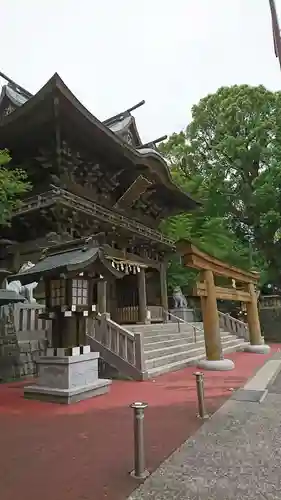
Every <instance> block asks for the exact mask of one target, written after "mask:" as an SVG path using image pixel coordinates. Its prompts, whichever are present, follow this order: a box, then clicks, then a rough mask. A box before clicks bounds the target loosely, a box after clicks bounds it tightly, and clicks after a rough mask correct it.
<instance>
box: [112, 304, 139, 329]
mask: <svg viewBox="0 0 281 500" xmlns="http://www.w3.org/2000/svg"><path fill="white" fill-rule="evenodd" d="M138 319H139V308H138V306H127V307H119V308H118V309H117V311H116V320H117V322H118V324H123V325H127V324H130V323H137V322H138Z"/></svg>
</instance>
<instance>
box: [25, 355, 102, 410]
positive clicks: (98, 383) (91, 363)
mask: <svg viewBox="0 0 281 500" xmlns="http://www.w3.org/2000/svg"><path fill="white" fill-rule="evenodd" d="M70 351H71V352H70V353H69V349H48V350H47V356H42V357H40V358H38V360H37V367H38V380H37V381H36V383H35V384H32V385H28V386H26V387H24V397H25V398H28V399H38V400H44V401H52V402H54V403H64V404H70V403H76V402H78V401H82V400H83V399H88V398H92V397H94V396H100V395H101V394H105V393H107V392H108V391H109V387H110V384H111V380H107V379H99V378H98V359H99V353H98V352H90V346H83V347H81V348H80V347H73V348H72V349H71V350H70ZM69 354H71V355H69Z"/></svg>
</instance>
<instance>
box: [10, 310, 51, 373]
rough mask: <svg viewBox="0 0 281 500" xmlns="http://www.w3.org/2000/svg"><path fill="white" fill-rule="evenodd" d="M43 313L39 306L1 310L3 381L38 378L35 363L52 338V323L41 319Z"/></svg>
mask: <svg viewBox="0 0 281 500" xmlns="http://www.w3.org/2000/svg"><path fill="white" fill-rule="evenodd" d="M43 311H44V305H42V304H37V303H32V304H28V303H18V304H11V305H6V306H1V307H0V379H3V380H8V379H12V378H18V377H24V376H32V375H35V374H36V364H35V361H36V359H37V357H38V356H41V355H43V354H45V352H46V348H47V346H48V342H49V341H50V336H51V322H48V321H46V320H45V319H41V318H40V315H41V314H42V312H43Z"/></svg>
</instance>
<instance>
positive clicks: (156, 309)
mask: <svg viewBox="0 0 281 500" xmlns="http://www.w3.org/2000/svg"><path fill="white" fill-rule="evenodd" d="M147 310H148V311H149V312H150V321H152V322H161V321H163V314H164V309H163V307H162V306H148V307H147ZM116 320H117V322H118V323H119V324H121V325H122V324H123V325H128V324H130V323H137V322H138V320H139V308H138V306H127V307H120V308H118V309H117V311H116Z"/></svg>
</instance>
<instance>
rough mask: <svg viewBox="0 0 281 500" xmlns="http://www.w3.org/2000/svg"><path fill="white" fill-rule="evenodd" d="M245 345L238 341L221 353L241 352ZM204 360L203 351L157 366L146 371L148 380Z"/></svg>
mask: <svg viewBox="0 0 281 500" xmlns="http://www.w3.org/2000/svg"><path fill="white" fill-rule="evenodd" d="M234 338H235V337H234ZM246 345H248V342H245V341H241V340H240V339H239V340H237V341H236V342H235V341H234V342H232V343H231V344H228V345H226V346H223V353H224V354H229V353H231V352H235V351H239V350H243V349H244V348H245V346H246ZM204 358H205V349H204V350H203V352H201V353H199V354H198V353H197V355H193V356H190V357H188V358H187V359H185V360H182V359H181V360H176V361H172V360H170V362H168V363H166V364H163V365H160V366H157V367H154V368H150V369H149V370H148V376H149V378H154V377H157V376H158V375H162V374H164V373H168V372H173V371H177V370H181V369H182V368H185V367H186V366H193V365H196V363H197V362H198V361H199V360H200V359H204Z"/></svg>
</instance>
